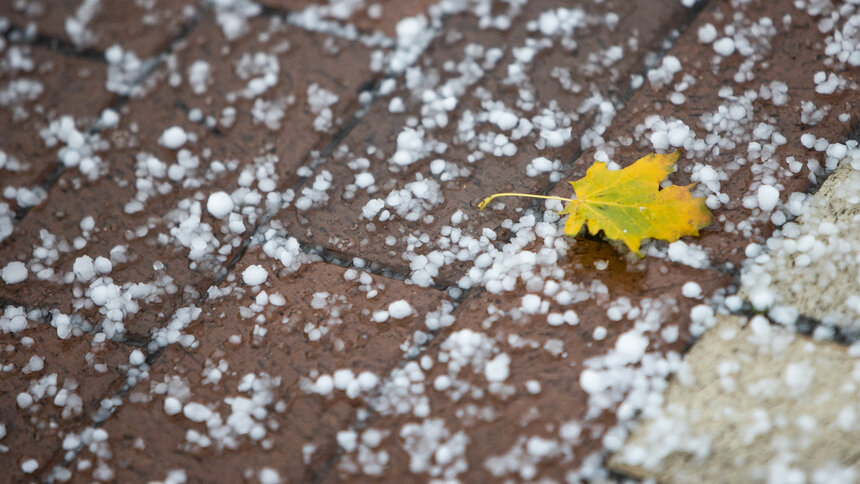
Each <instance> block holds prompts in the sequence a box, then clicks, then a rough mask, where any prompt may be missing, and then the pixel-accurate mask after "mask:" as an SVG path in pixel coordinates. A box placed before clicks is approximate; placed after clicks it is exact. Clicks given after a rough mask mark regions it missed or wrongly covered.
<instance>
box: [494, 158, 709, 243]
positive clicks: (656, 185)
mask: <svg viewBox="0 0 860 484" xmlns="http://www.w3.org/2000/svg"><path fill="white" fill-rule="evenodd" d="M680 154H681V152H680V151H676V152H674V153H670V154H666V155H660V154H651V155H647V156H644V157H642V158H640V159H638V160H636V162H635V163H633V164H632V165H630V166H628V167H627V168H624V169H621V170H615V171H610V170H608V169H607V168H606V163H602V162H598V163H595V164H593V165H591V167H590V168H589V169H588V171H587V172H586V173H585V177H583V178H580V179H579V180H577V181H574V182H570V184H571V185H572V186H573V191H574V193H575V195H576V198H572V199H571V198H563V197H552V196H543V195H531V194H525V193H497V194H495V195H492V196H490V197H487V198H485V199H484V200H483V201H482V202H481V203H480V204H479V205H478V208H479V209H483V208H484V207H486V206H487V204H489V203H490V202H491V201H492V200H493V199H494V198H496V197H502V196H524V197H531V198H544V199H555V200H562V201H566V202H567V205H566V206H565V207H564V210H562V211H561V212H560V214H562V215H564V214H567V215H568V217H567V221H566V222H565V224H564V233H565V234H567V235H571V236H575V235H577V234H579V231H580V230H581V229H582V226H583V224H585V225H586V226H587V227H588V231H589V232H590V233H591V234H592V235H596V234H597V233H598V232H599V231H601V230H602V231H603V233H604V234H605V235H606V236H607V237H609V238H610V239H613V240H620V241H622V242H624V244H625V245H626V246H627V247H628V248H629V249H630V250H631V251H633V252H634V253H635V254H636V255H638V256H639V257H642V254H641V253H640V252H639V245H640V244H641V243H642V239H645V238H652V239H661V240H666V241H668V242H674V241H676V240H678V239H680V238H681V237H683V236H685V235H699V229H701V228H704V227H707V226H708V225H710V224H711V212H710V211H708V207H707V206H706V205H705V199H704V198H693V195H692V194H691V193H690V187H692V185H687V186H677V185H670V186H668V187H666V188H663V189H660V182H661V181H663V180H664V179H665V178H666V177H667V176H668V175H669V174H670V173H672V172H674V171H675V162H676V161H677V160H678V157H679V156H680Z"/></svg>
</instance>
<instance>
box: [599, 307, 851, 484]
mask: <svg viewBox="0 0 860 484" xmlns="http://www.w3.org/2000/svg"><path fill="white" fill-rule="evenodd" d="M857 356H858V355H857V354H856V350H854V349H852V350H850V351H849V350H847V349H846V348H845V347H844V346H839V345H834V344H832V343H824V342H814V341H812V340H810V339H809V338H807V337H805V336H800V335H798V334H796V333H793V332H792V331H790V330H786V329H784V328H779V327H776V326H772V325H771V324H770V323H769V322H768V321H767V320H766V319H764V318H763V317H761V316H756V317H755V318H753V319H752V320H750V321H747V320H746V319H745V318H739V317H723V316H720V317H718V324H717V325H716V326H715V327H714V328H712V329H710V330H708V332H707V333H705V335H704V336H703V337H702V339H701V340H700V341H698V342H697V343H696V344H695V345H694V346H693V348H692V349H691V350H690V352H689V353H688V354H687V355H686V356H685V358H684V362H685V363H684V366H683V368H682V370H681V371H680V372H679V373H678V375H677V376H676V377H675V379H674V380H673V381H672V383H671V384H670V385H669V388H668V390H666V393H665V395H664V397H663V398H662V399H661V400H660V401H657V402H654V404H653V405H652V406H651V407H650V408H647V409H645V410H644V412H643V423H642V425H641V427H640V428H638V429H637V430H635V431H634V432H633V433H632V435H631V437H630V439H629V440H628V441H627V443H625V444H624V446H623V447H622V448H621V449H620V450H619V451H618V452H617V453H616V454H615V455H614V456H613V458H612V460H611V461H610V464H609V466H610V468H613V469H616V470H619V471H622V472H625V473H630V474H633V475H635V476H637V477H639V478H642V479H648V478H650V479H656V480H658V481H659V482H666V483H682V482H801V481H804V480H805V481H807V482H809V481H811V482H850V481H851V480H852V479H853V478H854V476H856V475H857V472H858V471H860V468H858V465H857V446H856V442H857V435H858V425H857V417H856V416H857V412H858V408H857V398H858V394H857V392H858V388H860V386H858V378H860V375H858V372H857V368H858V361H857Z"/></svg>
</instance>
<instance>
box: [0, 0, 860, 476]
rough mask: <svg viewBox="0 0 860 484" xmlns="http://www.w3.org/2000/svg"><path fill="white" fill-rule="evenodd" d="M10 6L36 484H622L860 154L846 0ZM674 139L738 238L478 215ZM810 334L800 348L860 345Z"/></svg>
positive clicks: (14, 190)
mask: <svg viewBox="0 0 860 484" xmlns="http://www.w3.org/2000/svg"><path fill="white" fill-rule="evenodd" d="M691 3H692V4H694V5H693V6H692V7H691V6H690V5H688V4H691ZM0 17H2V18H3V20H0V30H2V32H3V37H2V39H0V128H2V131H3V133H4V134H5V135H4V136H3V137H2V139H0V150H2V151H3V153H4V154H5V157H4V158H2V160H0V183H2V189H3V190H2V195H3V199H2V203H0V278H2V280H0V311H2V316H0V328H2V337H0V339H2V341H0V343H1V344H0V357H2V358H0V369H2V370H3V372H2V374H0V410H2V412H0V414H2V417H0V423H2V425H3V427H2V428H0V467H2V468H4V469H10V473H9V474H8V475H9V476H12V477H11V479H12V480H13V481H15V482H28V481H33V482H36V481H51V482H68V481H71V482H93V481H101V482H110V481H119V482H129V481H131V482H136V481H160V482H171V483H179V482H198V481H207V482H262V483H265V484H274V483H277V482H309V481H319V482H334V481H344V480H347V481H351V482H352V481H354V482H364V481H385V482H412V481H422V482H423V481H431V480H434V479H437V480H441V479H444V480H459V481H461V482H482V481H485V482H489V481H501V480H510V481H536V480H542V481H546V482H561V481H566V480H567V481H575V480H586V481H588V480H591V481H600V480H607V479H608V480H623V479H624V478H625V476H624V475H619V474H610V473H609V471H608V470H607V469H606V463H607V462H608V461H609V460H610V458H611V455H612V454H613V452H616V451H618V449H621V448H623V445H624V443H625V441H626V440H627V439H628V435H630V434H631V433H632V432H634V431H635V429H636V428H637V426H638V425H639V423H640V421H641V418H640V416H641V414H643V413H648V412H650V411H653V410H654V409H655V408H659V407H660V406H661V405H662V403H663V402H662V398H663V393H664V390H665V389H666V388H667V387H668V386H669V385H670V381H674V380H673V378H676V379H677V378H684V377H685V376H686V375H687V373H685V372H687V370H688V368H687V367H685V365H684V363H682V355H683V354H685V353H686V352H687V350H688V348H689V347H690V346H691V345H696V344H698V343H696V339H697V338H698V337H699V336H700V335H701V334H702V333H703V332H704V331H705V330H706V329H707V328H709V327H711V326H712V325H714V324H715V321H716V318H717V317H720V314H728V313H734V314H736V315H737V314H739V315H742V316H744V318H745V319H748V317H749V316H750V314H748V313H747V312H746V311H747V308H749V307H750V304H749V301H746V300H745V299H744V298H747V299H751V297H748V296H747V295H744V294H741V296H740V297H738V296H735V295H734V294H735V293H736V292H737V284H738V281H739V277H740V271H741V266H742V265H745V264H747V263H748V261H749V260H750V258H755V257H756V255H758V254H762V253H767V251H768V250H769V245H773V244H774V243H775V242H773V240H772V239H771V241H770V242H767V240H768V237H769V236H770V235H771V233H774V232H775V233H777V234H780V233H782V234H783V235H785V236H788V237H789V238H791V237H792V235H791V234H792V233H793V232H792V227H793V225H792V222H791V219H792V218H793V217H795V216H797V215H800V214H801V213H804V210H805V207H806V203H807V199H806V195H805V194H804V192H807V191H810V190H814V189H815V187H817V186H818V184H820V183H821V181H822V180H823V179H824V178H825V177H826V176H827V175H828V173H829V172H830V171H831V170H832V169H834V168H835V167H836V165H837V164H838V163H839V162H840V160H841V159H842V158H846V159H847V158H850V157H849V156H848V154H851V153H854V151H852V150H856V147H855V146H854V144H853V142H847V140H850V139H851V138H852V137H853V136H856V132H855V131H852V129H853V128H854V127H855V126H856V121H857V117H856V111H857V106H856V104H857V96H856V92H857V88H858V86H857V82H856V66H857V65H860V57H858V55H855V54H857V53H858V52H860V42H858V41H856V39H855V37H856V25H857V21H858V20H857V19H860V11H858V8H857V7H856V6H855V5H854V4H852V3H848V2H846V3H844V4H843V5H839V6H837V7H833V6H832V5H830V4H824V3H820V4H819V3H814V4H813V3H807V2H796V1H793V0H778V1H773V2H733V1H730V0H710V1H702V2H686V1H684V2H680V1H672V2H664V1H656V0H654V1H651V0H648V1H643V2H623V1H612V0H607V1H603V2H593V3H587V4H582V5H579V4H577V5H571V4H569V3H566V2H559V1H557V0H537V1H530V2H507V1H490V0H487V1H484V0H481V1H475V2H451V1H447V0H442V1H426V0H409V1H402V2H393V1H379V2H362V1H355V2H352V1H350V2H328V1H311V0H302V1H297V2H282V1H276V0H265V1H262V2H261V5H260V6H258V5H256V4H253V3H251V2H244V1H218V2H196V1H194V2H163V1H161V0H156V1H152V2H115V1H113V0H101V1H99V0H87V1H65V0H63V1H58V2H51V3H50V5H49V2H45V1H31V2H25V1H23V0H12V1H11V2H7V3H6V4H4V5H3V6H0ZM107 107H111V108H112V109H111V110H108V111H106V110H105V108H107ZM64 116H68V117H66V118H64ZM679 148H680V149H683V150H684V153H683V155H682V156H681V160H680V162H679V164H678V171H677V173H675V174H673V175H672V176H671V177H670V180H671V181H673V182H674V183H675V184H687V183H691V182H696V183H697V185H695V186H693V187H692V189H693V192H694V194H695V195H696V196H702V197H707V198H708V205H709V207H710V208H711V210H712V211H713V214H714V220H715V223H714V224H713V225H712V226H711V227H708V228H706V229H705V230H703V231H702V234H701V236H700V237H686V238H684V239H683V240H681V241H678V242H674V243H666V242H662V241H652V242H647V243H646V244H645V245H644V248H643V253H644V254H645V257H644V258H638V257H636V256H635V255H634V254H631V253H630V252H629V251H628V250H627V249H626V248H624V247H623V246H621V245H620V244H618V243H615V242H611V241H607V240H605V238H604V237H603V236H602V235H588V234H579V236H578V237H576V238H572V237H566V236H565V235H564V234H563V221H562V220H561V218H560V217H559V215H557V213H556V211H558V210H560V209H561V208H562V204H561V203H560V202H559V201H551V202H544V201H540V202H537V201H535V200H533V199H532V200H526V199H512V198H500V199H498V200H497V201H495V202H493V203H492V204H491V205H490V206H489V207H488V208H487V209H485V210H483V211H479V210H478V208H477V205H478V202H479V201H480V200H481V199H483V198H484V197H486V196H488V195H490V194H492V193H496V192H523V193H527V194H546V193H548V194H550V195H555V196H561V197H569V196H570V188H569V185H568V184H567V183H566V181H567V180H575V179H577V178H579V177H581V176H583V175H584V174H585V171H586V169H587V168H588V167H589V166H591V164H592V163H593V162H594V161H595V160H597V161H606V162H608V163H609V165H610V168H612V169H617V168H620V167H623V166H627V165H629V164H630V163H632V162H633V161H634V160H635V159H637V158H639V157H640V156H643V155H645V154H648V153H651V152H661V153H666V152H671V151H674V150H675V149H679ZM851 156H854V155H851ZM854 158H858V159H860V155H858V156H855V157H854ZM19 162H20V165H19ZM843 165H850V163H849V162H843ZM655 188H656V187H655ZM31 205H32V207H31ZM759 244H760V245H759ZM799 244H800V241H799V240H798V242H797V244H796V245H799ZM794 248H795V247H791V249H794ZM744 267H747V266H744ZM756 299H757V302H759V303H760V302H761V301H762V300H764V301H765V302H766V299H765V298H758V297H757V298H756ZM850 301H852V299H851V297H850V296H849V297H846V302H845V307H846V308H847V307H848V305H849V303H850ZM765 306H766V305H765ZM23 308H36V309H38V311H35V312H31V314H30V320H29V322H28V319H27V316H26V315H25V314H24V313H25V309H23ZM765 309H769V310H770V313H771V314H770V317H772V319H773V320H774V322H780V323H785V324H788V323H786V321H788V320H789V319H790V318H788V317H787V316H786V314H785V313H784V311H783V312H782V313H780V312H779V311H774V308H765ZM843 309H844V308H843ZM789 316H790V315H789ZM806 316H808V315H806ZM758 318H759V319H758V320H757V321H759V322H762V321H764V320H763V319H762V317H761V316H759V317H758ZM807 319H810V318H808V317H807V318H806V319H801V320H800V322H799V323H798V326H797V328H794V327H792V328H791V329H790V330H792V331H793V330H794V329H799V330H802V331H807V332H810V333H813V334H814V336H815V337H816V338H818V339H828V338H833V339H838V340H839V341H841V342H843V343H845V342H848V343H850V342H852V341H853V340H851V339H850V338H848V337H846V336H845V335H841V336H840V334H841V333H837V332H835V331H833V330H829V329H828V328H824V326H823V325H822V324H821V322H817V321H813V320H811V319H810V321H807ZM24 323H26V324H24ZM765 326H767V325H766V324H765ZM807 326H810V327H812V328H813V329H809V328H807ZM822 328H823V329H822ZM760 329H761V328H758V330H760ZM839 338H841V339H839ZM694 347H695V346H694ZM851 351H852V350H849V351H847V352H846V355H849V356H850V354H851ZM723 363H725V362H723ZM715 365H717V366H718V367H720V366H719V364H716V363H715ZM717 371H722V370H719V368H718V369H717ZM792 375H794V376H795V377H797V378H789V377H788V376H786V378H785V379H786V382H787V383H786V384H788V385H789V386H791V385H792V384H793V383H792V382H794V383H797V382H798V381H799V380H802V378H800V377H802V376H803V373H802V372H801V373H800V374H794V373H793V374H792ZM798 375H799V376H798ZM54 379H56V381H55V380H54ZM31 399H32V400H33V402H32V404H31V403H30V400H31ZM840 415H841V414H840ZM840 422H841V424H840V425H842V424H845V425H849V423H848V418H847V417H844V418H843V417H840ZM852 425H853V424H852ZM849 427H850V426H849ZM846 428H847V427H846ZM677 430H679V431H680V430H682V429H677ZM849 430H850V429H849ZM725 431H726V430H725V429H722V430H721V432H724V433H723V434H720V435H727V434H725ZM715 452H717V453H718V454H719V455H715V456H712V457H713V459H714V460H713V462H720V460H721V459H726V458H727V457H726V456H727V455H729V454H730V451H726V450H719V449H718V450H717V451H715ZM634 457H635V456H634ZM771 461H772V462H771V464H772V466H771V468H770V469H769V471H768V472H770V473H771V474H769V475H771V476H776V477H775V480H776V481H780V480H782V481H787V480H788V479H781V478H784V477H786V476H787V475H788V474H785V473H784V472H783V471H784V469H783V470H780V469H778V468H776V467H773V466H777V465H778V464H779V463H780V462H782V461H781V460H779V459H772V460H771ZM824 465H825V463H823V462H813V463H811V464H810V466H808V469H809V472H810V473H813V472H817V474H815V475H816V476H818V477H815V479H818V480H819V481H820V480H821V479H819V478H820V477H821V476H825V477H826V476H830V475H831V474H828V473H827V472H830V470H828V469H824V468H823V467H821V466H824ZM806 468H807V467H804V469H806ZM851 470H852V469H849V471H851ZM857 470H858V471H860V469H857ZM786 472H787V471H786ZM822 472H824V474H822ZM834 472H836V471H834ZM846 472H847V471H846ZM832 475H837V474H832ZM807 480H809V481H812V480H814V479H813V476H812V474H810V475H809V476H807ZM825 481H826V479H825Z"/></svg>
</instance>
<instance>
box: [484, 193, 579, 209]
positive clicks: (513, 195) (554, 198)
mask: <svg viewBox="0 0 860 484" xmlns="http://www.w3.org/2000/svg"><path fill="white" fill-rule="evenodd" d="M498 197H526V198H541V199H544V200H561V201H562V202H573V201H574V200H573V199H572V198H564V197H553V196H549V195H532V194H531V193H496V194H493V195H490V196H489V197H487V198H485V199H483V200H482V201H481V203H479V204H478V210H483V209H484V208H486V207H487V205H489V204H490V202H492V201H493V200H494V199H496V198H498Z"/></svg>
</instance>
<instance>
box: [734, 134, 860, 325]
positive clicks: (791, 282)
mask: <svg viewBox="0 0 860 484" xmlns="http://www.w3.org/2000/svg"><path fill="white" fill-rule="evenodd" d="M852 151H853V153H854V156H856V157H857V159H853V160H852V159H845V160H844V161H843V163H842V164H841V165H840V166H839V168H837V169H836V171H834V172H833V174H831V175H830V177H828V178H827V180H825V181H824V184H823V185H822V186H821V188H820V189H819V190H818V191H817V192H816V193H815V194H814V195H812V196H811V197H809V199H808V200H807V201H806V206H805V207H804V212H803V215H802V216H801V217H799V218H798V219H797V220H795V221H794V222H792V223H790V224H786V225H785V226H784V227H782V229H781V230H780V231H778V232H776V233H774V235H773V237H771V238H770V239H768V241H767V243H766V244H764V247H763V249H765V252H764V253H762V254H760V255H757V256H756V257H754V258H752V259H750V261H749V263H748V265H747V266H745V267H744V272H743V274H742V275H741V280H742V282H743V286H742V291H743V294H744V295H745V296H746V298H747V299H749V300H750V301H751V302H752V304H753V305H754V306H759V307H757V309H759V310H768V309H770V313H771V314H772V317H774V318H775V319H782V318H786V320H785V321H784V322H785V323H787V324H791V323H793V321H792V319H793V318H794V317H796V316H797V315H803V316H807V317H812V318H815V319H817V320H819V321H821V322H823V323H825V324H827V325H835V326H839V327H841V328H842V329H845V330H847V331H849V332H852V333H856V332H857V331H860V281H858V271H860V254H858V252H857V247H855V244H854V241H856V240H858V237H860V231H858V229H857V222H858V220H860V206H858V204H860V199H858V197H857V188H858V187H860V172H858V171H857V168H854V166H852V165H857V167H858V168H860V150H852ZM781 315H782V317H781Z"/></svg>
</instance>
